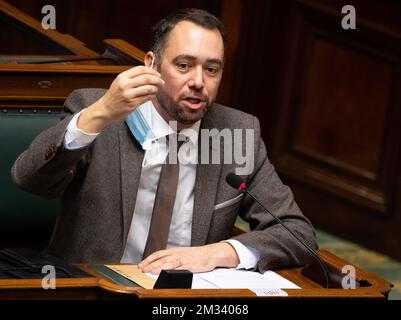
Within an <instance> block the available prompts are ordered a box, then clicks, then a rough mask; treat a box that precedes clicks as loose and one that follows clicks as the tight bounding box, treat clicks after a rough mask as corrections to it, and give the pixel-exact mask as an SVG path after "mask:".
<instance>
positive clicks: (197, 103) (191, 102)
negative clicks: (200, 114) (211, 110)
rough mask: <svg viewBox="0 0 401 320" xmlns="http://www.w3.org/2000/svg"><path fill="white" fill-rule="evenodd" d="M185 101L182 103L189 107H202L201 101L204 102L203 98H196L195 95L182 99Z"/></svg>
mask: <svg viewBox="0 0 401 320" xmlns="http://www.w3.org/2000/svg"><path fill="white" fill-rule="evenodd" d="M183 101H184V102H185V103H184V104H185V105H186V106H187V107H189V108H190V109H199V108H201V107H202V105H203V103H204V102H205V100H204V99H201V98H197V97H187V98H185V99H183Z"/></svg>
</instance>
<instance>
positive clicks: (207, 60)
mask: <svg viewBox="0 0 401 320" xmlns="http://www.w3.org/2000/svg"><path fill="white" fill-rule="evenodd" d="M179 60H189V61H191V62H194V61H196V60H197V58H196V57H194V56H191V55H189V54H181V55H179V56H176V57H175V58H174V59H173V63H177V62H178V61H179ZM206 63H215V64H218V65H219V66H222V65H223V61H221V60H220V59H206Z"/></svg>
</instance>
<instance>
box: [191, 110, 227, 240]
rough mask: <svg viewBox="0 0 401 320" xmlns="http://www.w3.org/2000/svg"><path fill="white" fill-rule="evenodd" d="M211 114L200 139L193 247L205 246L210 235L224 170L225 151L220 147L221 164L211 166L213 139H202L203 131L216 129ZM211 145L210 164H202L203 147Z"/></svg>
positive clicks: (207, 118) (205, 118)
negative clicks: (219, 184)
mask: <svg viewBox="0 0 401 320" xmlns="http://www.w3.org/2000/svg"><path fill="white" fill-rule="evenodd" d="M210 113H211V112H208V113H207V114H206V115H205V117H204V118H203V119H202V123H201V127H200V132H199V139H198V165H197V169H196V181H195V191H194V209H193V218H192V237H191V245H192V246H200V245H204V244H205V243H206V240H207V236H208V233H209V227H210V222H211V220H212V214H213V207H214V203H215V199H216V194H217V188H218V183H219V181H220V172H221V168H222V164H221V162H222V160H223V157H222V155H223V150H222V146H221V145H220V161H219V164H211V163H212V162H211V156H212V143H211V139H202V134H201V130H202V129H212V128H214V125H213V121H212V117H211V115H210ZM205 143H208V144H209V148H208V149H209V164H207V163H206V164H202V163H200V162H201V146H202V144H205Z"/></svg>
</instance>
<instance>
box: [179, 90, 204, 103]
mask: <svg viewBox="0 0 401 320" xmlns="http://www.w3.org/2000/svg"><path fill="white" fill-rule="evenodd" d="M180 99H182V100H184V99H199V100H201V101H209V97H208V96H207V95H204V94H199V93H195V92H187V93H183V94H182V95H181V96H180Z"/></svg>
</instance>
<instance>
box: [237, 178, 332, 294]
mask: <svg viewBox="0 0 401 320" xmlns="http://www.w3.org/2000/svg"><path fill="white" fill-rule="evenodd" d="M241 191H242V192H245V193H246V194H248V195H250V196H251V197H252V199H253V200H255V201H256V202H257V203H258V204H259V205H260V206H261V207H262V208H263V209H264V210H266V211H267V212H268V213H270V215H271V216H272V217H273V218H274V220H276V221H277V223H278V224H280V225H281V226H283V227H284V228H285V229H286V230H287V231H288V232H289V233H290V234H292V236H293V237H294V238H295V239H297V240H298V241H299V242H300V243H302V245H303V246H304V247H305V249H306V250H307V251H308V252H309V253H310V254H311V256H312V257H313V258H314V259H315V260H316V261H317V262H318V263H319V265H320V266H321V267H322V269H323V271H324V276H325V278H326V288H330V287H331V286H330V278H329V271H328V270H327V267H326V265H325V263H324V262H323V261H322V259H320V257H319V255H318V254H317V252H316V251H315V250H314V249H312V248H311V247H310V246H308V245H307V244H306V243H305V242H304V241H303V240H302V239H300V238H299V237H298V236H297V235H296V234H295V233H294V232H292V231H291V230H290V229H289V228H287V227H286V225H285V224H284V223H283V222H281V220H280V219H279V218H277V217H276V216H275V215H274V214H273V213H271V212H270V210H269V209H267V208H266V207H265V206H264V205H263V204H262V203H260V201H259V200H258V199H256V197H255V196H254V195H253V194H252V193H251V192H250V191H249V189H248V188H247V187H246V186H245V185H244V186H242V188H241Z"/></svg>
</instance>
